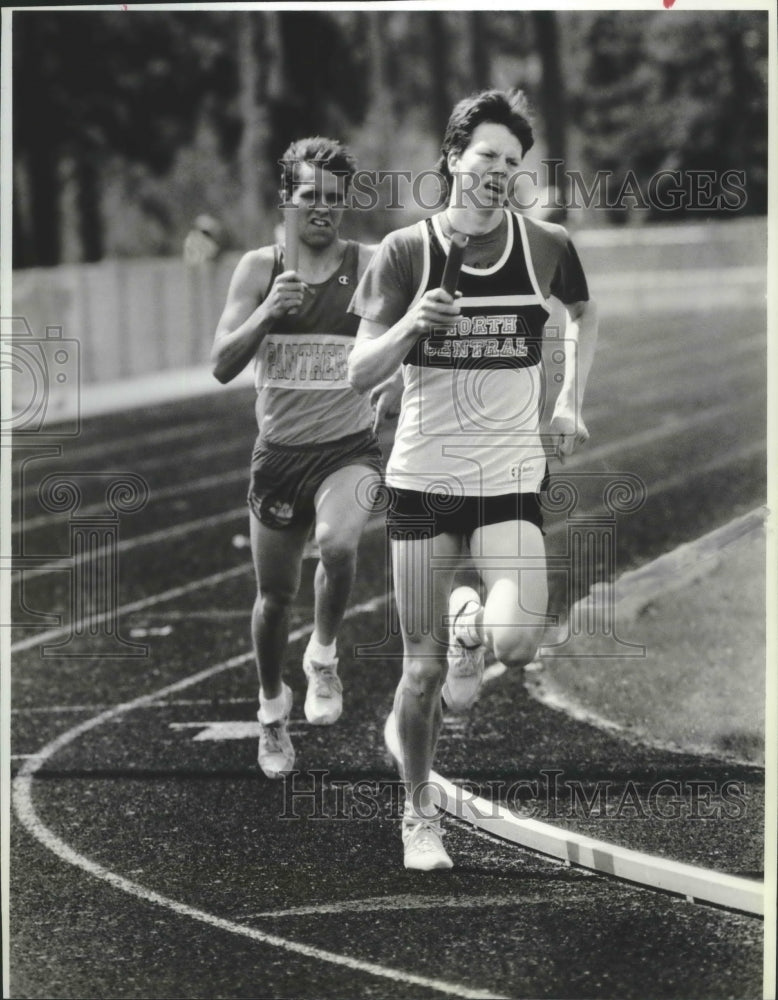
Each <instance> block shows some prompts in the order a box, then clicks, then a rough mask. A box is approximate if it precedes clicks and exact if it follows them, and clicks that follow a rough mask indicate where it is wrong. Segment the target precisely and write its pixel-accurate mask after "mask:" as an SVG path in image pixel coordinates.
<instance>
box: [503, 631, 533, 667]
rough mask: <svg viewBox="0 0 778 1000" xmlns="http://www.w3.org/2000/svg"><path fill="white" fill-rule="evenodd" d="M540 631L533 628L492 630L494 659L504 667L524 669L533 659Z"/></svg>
mask: <svg viewBox="0 0 778 1000" xmlns="http://www.w3.org/2000/svg"><path fill="white" fill-rule="evenodd" d="M540 640H541V630H540V629H535V628H504V629H500V628H494V629H492V645H493V652H494V655H495V658H496V659H497V660H498V662H499V663H503V664H504V665H505V666H506V667H524V666H526V665H527V664H528V663H532V661H533V660H534V659H535V654H536V653H537V650H538V646H539V645H540Z"/></svg>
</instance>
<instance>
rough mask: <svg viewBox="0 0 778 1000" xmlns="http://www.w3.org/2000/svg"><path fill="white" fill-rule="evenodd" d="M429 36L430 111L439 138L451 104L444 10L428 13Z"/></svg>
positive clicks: (433, 127)
mask: <svg viewBox="0 0 778 1000" xmlns="http://www.w3.org/2000/svg"><path fill="white" fill-rule="evenodd" d="M426 20H427V38H428V40H429V59H430V62H429V67H430V82H431V84H432V86H431V88H430V112H431V115H432V130H433V132H434V134H435V136H436V137H437V138H438V140H439V141H440V140H442V139H443V133H444V132H445V130H446V124H447V122H448V116H449V115H450V114H451V104H450V101H449V96H448V80H449V60H448V46H449V38H448V30H447V26H446V15H445V13H444V12H443V11H439V10H431V11H429V12H428V13H427V15H426Z"/></svg>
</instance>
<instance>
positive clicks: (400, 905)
mask: <svg viewBox="0 0 778 1000" xmlns="http://www.w3.org/2000/svg"><path fill="white" fill-rule="evenodd" d="M467 832H468V833H469V834H471V835H472V834H473V833H475V834H478V833H479V831H478V830H475V831H474V830H472V829H468V831H467ZM482 836H483V839H484V840H488V841H489V842H490V843H491V844H492V845H493V844H494V837H487V836H486V835H485V834H483V835H482ZM544 860H546V859H544ZM552 860H553V859H552ZM588 891H589V889H588V887H587V888H586V892H588ZM532 903H541V904H543V903H548V892H547V891H545V890H544V891H541V892H536V893H535V894H534V895H528V894H527V893H526V892H523V891H522V893H521V896H517V895H516V893H515V892H513V893H509V894H506V895H505V896H462V895H461V894H460V893H457V894H456V895H455V896H440V895H438V896H436V895H434V894H433V895H427V896H367V897H366V898H365V899H345V900H343V901H342V902H340V903H320V904H319V905H318V906H293V907H290V908H289V909H288V910H265V911H264V912H262V913H248V914H246V915H245V916H244V917H243V918H242V919H243V920H262V919H269V918H273V919H276V918H277V917H316V916H319V915H324V914H328V913H335V914H339V915H341V916H345V915H346V914H349V913H378V912H382V913H383V912H387V911H391V910H442V909H450V910H478V909H481V910H491V909H494V908H495V907H498V906H499V907H502V906H505V907H519V908H521V907H524V906H528V905H531V904H532Z"/></svg>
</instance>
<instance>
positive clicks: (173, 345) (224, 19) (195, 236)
mask: <svg viewBox="0 0 778 1000" xmlns="http://www.w3.org/2000/svg"><path fill="white" fill-rule="evenodd" d="M767 29H768V25H767V12H766V11H745V10H744V11H704V12H696V13H689V12H682V11H676V10H672V11H666V10H664V9H660V10H658V11H650V12H649V11H637V12H632V11H578V12H575V11H548V10H546V11H485V10H462V11H441V10H429V11H424V10H407V11H406V10H393V11H382V12H371V11H367V10H365V11H362V10H348V11H346V10H341V11H338V10H332V9H329V8H328V9H326V10H325V9H322V10H320V11H319V10H315V11H283V10H280V11H262V12H259V11H176V10H170V9H168V10H163V11H155V12H145V11H137V12H135V11H132V10H130V11H122V10H121V9H116V10H112V11H94V10H93V11H74V10H69V11H56V10H51V9H49V10H45V11H37V10H29V11H21V12H19V11H17V12H16V13H15V14H14V16H13V164H14V174H13V180H14V192H13V266H14V269H15V271H16V273H15V275H14V313H15V315H17V316H18V315H24V316H25V317H26V318H27V319H28V321H29V323H30V325H31V328H32V329H33V331H34V333H35V335H37V336H43V330H44V329H45V327H46V326H48V325H52V324H54V325H59V326H62V327H63V329H64V330H65V331H66V334H67V335H69V336H72V337H76V338H78V339H79V341H80V343H81V347H82V351H81V365H82V372H81V380H82V383H88V382H94V381H99V380H101V379H110V378H116V377H125V376H129V375H133V374H138V373H142V372H144V371H149V370H159V369H171V368H175V367H179V366H181V365H190V364H200V363H202V362H203V361H204V360H205V359H206V358H207V353H208V348H209V346H210V341H211V337H212V332H213V327H214V324H215V321H216V318H217V317H218V314H219V312H220V310H221V306H222V303H223V299H224V294H225V291H226V286H227V282H228V281H229V276H230V274H231V272H232V269H233V267H234V264H235V262H236V260H237V255H238V254H239V253H240V252H241V251H243V250H244V249H247V248H249V247H253V246H257V245H261V244H263V243H267V242H271V241H272V240H273V236H274V228H275V226H276V225H277V223H278V212H277V204H278V195H277V188H278V173H279V169H278V160H279V158H280V156H281V155H282V153H283V151H284V149H285V148H286V147H287V145H288V143H289V142H290V141H291V140H292V139H294V138H297V137H300V136H302V135H308V134H312V133H322V134H325V135H330V136H333V137H335V138H338V139H341V140H342V141H345V142H346V143H348V144H349V145H350V146H351V148H352V149H353V151H354V153H355V154H356V156H357V158H358V161H359V165H360V168H362V169H364V170H371V171H376V170H404V171H410V172H411V173H412V174H413V175H414V176H415V175H416V174H418V173H420V172H421V171H424V170H428V169H430V168H431V167H433V166H434V164H435V161H436V159H437V156H438V153H439V147H440V141H441V138H442V134H443V130H444V127H445V123H446V120H447V118H448V115H449V113H450V110H451V108H452V106H453V104H454V103H455V102H456V101H458V100H459V99H460V98H462V97H463V96H466V95H467V94H469V93H471V92H473V91H475V90H479V89H481V88H484V87H491V86H494V87H501V88H504V87H512V86H520V87H523V88H524V89H525V90H526V92H527V94H528V96H529V98H530V100H531V103H532V105H533V107H534V109H535V111H536V123H535V124H536V135H537V142H536V147H535V149H533V151H532V152H531V154H530V156H529V157H528V158H527V160H526V161H525V167H526V168H527V169H528V170H530V171H531V170H536V171H538V173H539V177H540V181H539V187H542V186H543V184H544V183H545V180H546V179H547V177H548V172H547V170H546V171H545V172H544V167H543V164H544V162H546V161H549V160H553V161H559V162H560V163H561V165H562V166H561V170H562V174H564V172H565V171H575V172H576V173H577V174H578V176H579V177H580V179H581V182H582V183H583V184H584V185H586V186H587V187H588V186H590V185H591V184H593V183H594V180H595V177H596V176H599V175H598V172H602V171H607V172H608V174H609V182H608V184H609V187H608V190H609V192H610V194H611V197H610V199H609V200H610V203H603V200H602V199H590V201H592V202H593V203H591V204H589V206H588V207H586V206H585V205H583V204H579V205H578V207H572V208H569V209H568V211H567V212H565V213H563V215H564V217H565V221H566V224H567V225H568V226H570V227H571V228H572V229H573V230H585V231H589V230H607V229H611V230H614V231H615V230H616V229H618V230H620V231H622V230H623V231H624V232H625V234H628V233H632V231H633V230H637V229H639V228H640V229H644V228H645V227H651V226H666V225H668V224H683V223H686V222H690V221H691V222H694V223H700V222H701V221H703V220H707V221H711V222H713V223H716V222H717V221H721V222H722V223H723V222H727V223H732V222H737V223H741V224H742V223H743V221H744V220H747V219H749V218H752V219H753V218H755V217H761V216H763V215H764V214H765V212H766V208H767V49H768V32H767ZM661 171H680V172H683V173H684V174H686V173H688V172H692V171H708V172H713V175H714V176H715V177H716V178H721V177H722V176H723V175H725V174H726V173H727V172H728V171H739V172H742V175H743V177H744V181H743V184H742V189H743V193H742V196H741V197H740V198H739V200H738V202H737V205H736V209H737V210H736V211H733V210H732V203H730V204H728V205H726V204H722V202H721V199H716V198H713V199H708V203H706V204H705V205H703V204H702V203H700V204H699V205H694V206H690V205H689V204H684V203H683V199H681V200H680V201H679V203H678V204H677V205H675V206H674V207H671V208H668V207H667V206H666V205H665V206H664V207H660V206H658V205H656V204H654V203H651V202H650V200H649V201H647V202H644V203H641V196H640V195H641V191H643V192H645V191H646V190H647V188H648V185H649V184H650V182H651V178H652V177H655V176H656V175H657V174H658V173H659V172H661ZM624 185H626V187H625V186H624ZM377 190H378V193H379V196H380V199H381V200H380V203H379V204H378V206H377V207H376V208H375V210H373V211H370V212H367V211H362V212H358V211H353V212H351V213H349V217H348V221H347V223H346V235H350V236H353V237H357V238H362V239H367V240H370V241H377V240H379V239H380V238H381V237H382V236H383V235H384V234H385V233H386V232H387V231H389V230H390V229H394V228H397V227H398V226H401V225H405V224H407V223H408V222H410V221H413V220H414V219H415V218H418V217H420V216H421V215H423V214H426V213H425V212H424V211H423V210H421V209H419V208H418V207H414V205H413V204H412V203H411V199H410V198H407V197H405V198H404V199H403V207H402V208H399V209H398V208H396V207H394V208H388V207H386V206H387V204H388V203H389V202H390V200H391V198H392V191H391V187H390V185H389V183H386V184H383V185H379V186H378V188H377ZM630 190H631V191H633V193H634V192H637V195H636V196H635V197H623V198H620V199H619V198H616V197H613V195H614V192H615V193H618V192H619V191H623V192H626V193H627V194H628V193H629V191H630ZM714 191H715V185H714ZM407 193H408V192H407V189H406V191H405V194H406V195H407ZM569 194H570V192H569V191H566V192H563V195H562V200H563V201H564V200H565V198H566V197H569ZM703 200H704V199H703ZM606 201H608V199H606ZM204 220H205V221H204ZM760 231H761V230H760ZM733 232H734V230H733ZM743 232H746V230H743ZM748 232H749V233H752V232H753V230H748ZM624 238H625V239H626V240H627V242H629V239H630V237H629V236H628V235H625V237H624ZM750 239H751V236H750V235H749V236H748V237H745V236H744V237H743V240H744V241H748V240H750ZM584 242H585V240H584ZM595 242H596V241H595ZM617 242H618V241H616V243H617ZM601 243H602V241H600V244H601ZM616 243H613V245H614V246H615V245H616ZM600 244H597V245H600ZM602 245H604V244H602ZM185 246H186V248H187V249H186V252H185ZM584 258H585V254H584ZM585 262H586V260H585ZM606 264H607V262H603V266H605V265H606Z"/></svg>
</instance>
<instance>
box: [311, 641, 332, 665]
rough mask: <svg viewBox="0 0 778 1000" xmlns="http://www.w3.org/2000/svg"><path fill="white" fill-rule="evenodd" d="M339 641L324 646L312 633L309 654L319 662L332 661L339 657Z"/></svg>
mask: <svg viewBox="0 0 778 1000" xmlns="http://www.w3.org/2000/svg"><path fill="white" fill-rule="evenodd" d="M337 647H338V643H337V640H336V641H335V642H332V643H330V645H329V646H322V644H321V643H320V642H319V640H318V639H317V638H316V636H315V635H311V638H310V640H309V642H308V649H307V653H308V656H309V657H310V658H311V659H312V660H315V661H316V662H317V663H332V662H333V660H336V659H337V658H338V648H337Z"/></svg>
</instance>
